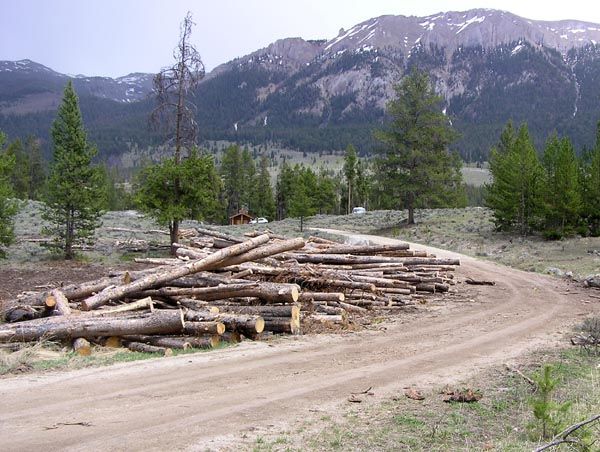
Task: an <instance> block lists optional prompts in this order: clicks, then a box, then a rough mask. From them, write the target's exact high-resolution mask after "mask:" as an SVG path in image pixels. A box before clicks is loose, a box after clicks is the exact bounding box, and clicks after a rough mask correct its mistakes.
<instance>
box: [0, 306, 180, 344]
mask: <svg viewBox="0 0 600 452" xmlns="http://www.w3.org/2000/svg"><path fill="white" fill-rule="evenodd" d="M183 327H184V321H183V317H182V313H181V311H179V310H161V311H158V310H156V311H154V312H153V313H149V314H144V315H140V316H138V317H130V318H110V317H92V316H60V317H46V318H43V319H35V320H30V321H28V322H20V323H10V324H6V325H0V342H11V341H34V340H38V339H41V338H47V339H74V338H77V337H85V338H90V337H96V336H123V335H126V334H173V333H180V332H181V331H182V330H183Z"/></svg>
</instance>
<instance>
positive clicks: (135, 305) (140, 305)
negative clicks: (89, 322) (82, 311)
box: [86, 297, 154, 316]
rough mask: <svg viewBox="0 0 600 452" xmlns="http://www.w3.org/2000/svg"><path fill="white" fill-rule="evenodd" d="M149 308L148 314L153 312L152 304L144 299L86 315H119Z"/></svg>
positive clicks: (147, 299) (150, 299) (148, 298)
mask: <svg viewBox="0 0 600 452" xmlns="http://www.w3.org/2000/svg"><path fill="white" fill-rule="evenodd" d="M146 308H150V312H152V311H154V302H153V301H152V298H151V297H145V298H142V299H141V300H137V301H134V302H132V303H127V304H124V305H123V306H118V307H115V308H110V309H99V310H97V311H91V312H89V313H87V314H86V315H92V316H93V315H110V314H120V313H122V312H130V311H136V310H138V309H146Z"/></svg>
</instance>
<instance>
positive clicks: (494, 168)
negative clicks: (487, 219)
mask: <svg viewBox="0 0 600 452" xmlns="http://www.w3.org/2000/svg"><path fill="white" fill-rule="evenodd" d="M516 140H517V137H516V134H515V130H514V128H513V124H512V121H509V122H508V123H507V124H506V126H505V128H504V130H503V131H502V134H501V135H500V141H499V142H498V145H497V146H496V147H495V148H492V150H491V152H490V174H491V176H492V181H491V182H490V183H489V184H486V186H485V193H486V194H485V205H486V206H487V207H489V208H490V209H492V210H493V212H494V223H495V225H496V228H497V229H498V230H510V229H511V228H512V227H513V226H514V222H515V218H516V216H517V204H518V198H517V194H516V192H515V190H514V187H513V184H514V180H513V179H514V172H513V168H512V167H511V165H512V161H511V152H513V150H514V146H515V142H516Z"/></svg>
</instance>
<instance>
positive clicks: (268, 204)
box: [254, 155, 275, 220]
mask: <svg viewBox="0 0 600 452" xmlns="http://www.w3.org/2000/svg"><path fill="white" fill-rule="evenodd" d="M254 213H255V215H256V216H258V217H265V218H267V219H268V220H274V219H275V199H274V197H273V188H272V187H271V175H270V174H269V160H268V159H267V157H266V156H264V155H263V156H262V157H261V159H260V170H259V172H258V175H257V179H256V204H255V207H254Z"/></svg>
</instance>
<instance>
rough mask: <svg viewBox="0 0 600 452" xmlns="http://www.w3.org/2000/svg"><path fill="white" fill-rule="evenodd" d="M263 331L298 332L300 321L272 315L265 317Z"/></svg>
mask: <svg viewBox="0 0 600 452" xmlns="http://www.w3.org/2000/svg"><path fill="white" fill-rule="evenodd" d="M265 331H272V332H273V333H286V334H300V322H294V321H293V320H291V319H289V318H287V319H286V318H281V317H274V318H270V319H265Z"/></svg>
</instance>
